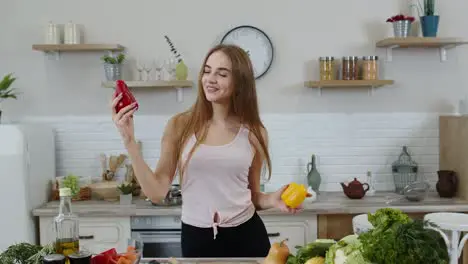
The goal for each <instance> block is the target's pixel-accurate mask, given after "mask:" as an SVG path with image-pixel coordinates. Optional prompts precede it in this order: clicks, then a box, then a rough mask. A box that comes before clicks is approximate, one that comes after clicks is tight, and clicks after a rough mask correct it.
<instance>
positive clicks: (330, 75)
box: [319, 57, 335, 81]
mask: <svg viewBox="0 0 468 264" xmlns="http://www.w3.org/2000/svg"><path fill="white" fill-rule="evenodd" d="M319 62H320V80H321V81H329V80H335V58H334V57H320V58H319Z"/></svg>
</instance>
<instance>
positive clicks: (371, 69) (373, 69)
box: [362, 56, 379, 80]
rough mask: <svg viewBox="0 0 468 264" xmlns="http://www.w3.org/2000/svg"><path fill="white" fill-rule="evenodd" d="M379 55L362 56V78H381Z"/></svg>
mask: <svg viewBox="0 0 468 264" xmlns="http://www.w3.org/2000/svg"><path fill="white" fill-rule="evenodd" d="M378 59H379V58H378V57H377V56H364V57H362V79H363V80H378V79H379V64H378Z"/></svg>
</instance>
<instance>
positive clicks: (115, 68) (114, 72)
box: [104, 63, 122, 81]
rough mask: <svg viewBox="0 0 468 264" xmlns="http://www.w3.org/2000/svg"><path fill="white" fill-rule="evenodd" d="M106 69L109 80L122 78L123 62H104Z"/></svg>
mask: <svg viewBox="0 0 468 264" xmlns="http://www.w3.org/2000/svg"><path fill="white" fill-rule="evenodd" d="M104 71H105V73H106V79H107V80H108V81H117V80H121V79H122V64H110V63H105V64H104Z"/></svg>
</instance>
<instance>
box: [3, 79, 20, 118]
mask: <svg viewBox="0 0 468 264" xmlns="http://www.w3.org/2000/svg"><path fill="white" fill-rule="evenodd" d="M15 81H16V77H14V76H13V74H12V73H9V74H7V75H5V76H4V77H3V79H2V81H1V82H0V123H1V120H2V107H1V104H2V102H3V101H4V100H6V99H10V98H11V99H18V98H17V96H18V93H16V89H15V88H12V87H11V85H12V84H13V83H14V82H15Z"/></svg>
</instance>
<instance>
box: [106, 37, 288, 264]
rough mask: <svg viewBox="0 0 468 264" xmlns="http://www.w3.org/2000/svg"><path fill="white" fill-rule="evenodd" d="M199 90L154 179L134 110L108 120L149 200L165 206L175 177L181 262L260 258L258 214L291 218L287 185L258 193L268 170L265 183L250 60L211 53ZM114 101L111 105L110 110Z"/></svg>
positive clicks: (169, 136)
mask: <svg viewBox="0 0 468 264" xmlns="http://www.w3.org/2000/svg"><path fill="white" fill-rule="evenodd" d="M198 87H199V88H198V97H197V100H196V102H195V104H194V105H193V106H192V108H191V109H190V110H188V111H186V112H183V113H180V114H177V115H175V116H174V117H172V118H171V119H170V120H169V122H168V124H167V126H166V128H165V131H164V135H163V138H162V142H161V155H160V159H159V161H158V164H157V167H156V170H155V171H154V172H153V171H151V169H150V168H149V166H148V165H147V164H146V163H145V161H144V160H143V157H142V155H141V154H140V152H139V150H138V146H137V143H136V141H135V136H134V127H133V119H132V116H133V114H134V112H135V109H134V105H130V106H128V107H126V108H124V109H122V110H120V111H119V113H116V112H115V110H112V111H113V117H112V119H113V121H114V122H115V124H116V126H117V128H118V130H119V131H120V134H121V136H122V139H123V142H124V145H125V147H126V149H127V151H128V154H129V157H130V159H131V161H132V165H133V168H134V171H135V176H136V177H137V179H138V181H139V183H140V185H141V188H142V190H143V192H144V194H145V195H146V196H147V197H148V198H150V199H151V200H152V201H155V202H158V201H160V200H161V199H163V198H164V197H165V195H166V193H167V191H168V190H169V187H170V185H171V184H172V181H173V179H174V176H175V174H176V172H178V174H179V177H180V183H181V186H182V197H183V203H182V216H181V221H182V237H181V241H182V254H183V256H184V257H264V256H266V255H267V254H268V251H269V249H270V242H269V239H268V235H267V231H266V229H265V225H264V224H263V222H262V220H261V218H260V217H259V216H258V214H257V212H256V211H258V210H265V209H270V208H279V209H281V210H282V211H285V212H291V213H294V212H295V211H296V210H295V209H291V208H288V207H287V206H286V205H285V204H284V202H283V201H282V200H281V193H282V192H283V191H284V190H285V188H286V187H287V185H286V186H283V187H282V188H281V189H280V190H278V191H276V192H274V193H268V194H267V193H263V192H261V191H260V176H261V175H260V173H261V169H262V166H263V164H265V163H266V165H267V166H268V169H269V172H270V176H271V162H270V156H269V154H268V145H267V142H268V137H267V132H266V130H265V127H264V126H263V124H262V121H261V120H260V117H259V113H258V105H257V93H256V88H255V78H254V74H253V68H252V64H251V61H250V59H249V56H248V55H247V53H246V52H244V50H242V49H241V48H239V47H236V46H231V45H218V46H216V47H214V48H213V49H211V50H210V51H209V52H208V54H207V55H206V57H205V60H204V62H203V65H202V68H201V71H200V74H199V78H198ZM120 99H121V96H120V95H118V96H117V97H115V98H113V100H112V106H111V107H112V109H114V108H115V106H116V104H117V103H118V102H119V100H120Z"/></svg>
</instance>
